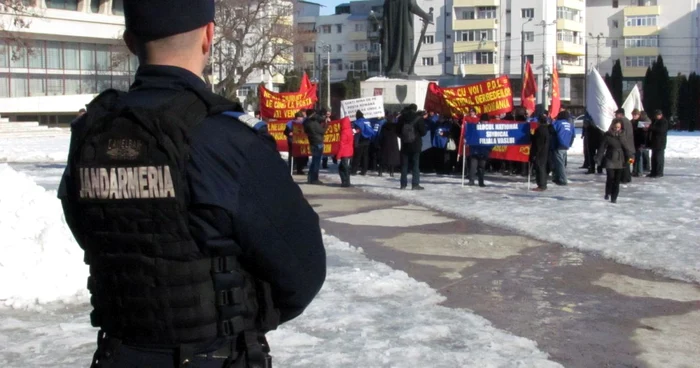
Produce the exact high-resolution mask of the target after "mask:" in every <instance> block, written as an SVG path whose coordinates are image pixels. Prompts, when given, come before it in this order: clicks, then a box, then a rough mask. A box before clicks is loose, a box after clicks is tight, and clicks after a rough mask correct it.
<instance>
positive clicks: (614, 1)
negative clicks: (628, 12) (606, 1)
mask: <svg viewBox="0 0 700 368" xmlns="http://www.w3.org/2000/svg"><path fill="white" fill-rule="evenodd" d="M612 3H613V5H612V6H613V8H617V7H619V6H620V2H619V1H617V0H613V2H612Z"/></svg>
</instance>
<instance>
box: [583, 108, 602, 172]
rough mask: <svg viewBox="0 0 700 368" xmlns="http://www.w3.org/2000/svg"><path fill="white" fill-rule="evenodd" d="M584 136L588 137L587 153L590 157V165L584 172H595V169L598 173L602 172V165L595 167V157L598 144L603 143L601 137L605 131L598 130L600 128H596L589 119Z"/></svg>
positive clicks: (598, 147)
mask: <svg viewBox="0 0 700 368" xmlns="http://www.w3.org/2000/svg"><path fill="white" fill-rule="evenodd" d="M586 136H587V138H588V155H589V159H590V162H589V164H590V166H588V172H586V174H595V173H596V171H597V172H598V174H602V173H603V166H601V165H598V167H597V168H596V160H595V157H596V155H597V154H598V150H599V149H600V145H601V144H603V137H604V136H605V132H603V131H602V130H600V128H598V126H597V125H595V124H594V123H593V121H592V120H591V121H590V124H589V125H588V130H586ZM596 169H597V170H596Z"/></svg>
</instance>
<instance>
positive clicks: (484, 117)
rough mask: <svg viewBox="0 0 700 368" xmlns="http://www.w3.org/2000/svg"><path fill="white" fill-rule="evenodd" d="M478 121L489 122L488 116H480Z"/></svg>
mask: <svg viewBox="0 0 700 368" xmlns="http://www.w3.org/2000/svg"><path fill="white" fill-rule="evenodd" d="M479 120H480V121H489V114H481V117H480V118H479Z"/></svg>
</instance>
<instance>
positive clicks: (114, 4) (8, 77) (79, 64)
mask: <svg viewBox="0 0 700 368" xmlns="http://www.w3.org/2000/svg"><path fill="white" fill-rule="evenodd" d="M25 3H26V4H27V5H28V6H29V7H30V8H28V9H29V11H30V13H31V14H27V15H23V18H24V19H25V20H26V21H27V26H26V27H21V28H17V27H15V26H14V25H13V21H14V19H15V17H16V14H11V13H7V12H5V13H2V14H1V15H0V19H1V20H0V22H2V25H3V26H4V28H5V30H6V31H5V33H6V32H9V33H6V34H5V35H3V38H4V40H0V115H2V116H3V117H9V118H11V119H12V120H19V121H22V120H28V121H40V122H42V123H44V124H54V123H66V122H70V121H71V120H72V119H73V118H74V117H75V115H76V113H77V112H78V110H79V109H80V108H83V107H85V104H87V103H88V102H90V100H92V98H93V97H94V96H95V95H96V94H97V93H98V92H99V91H102V90H104V89H107V88H111V87H114V88H118V89H127V88H128V87H129V85H130V84H131V82H132V81H133V75H134V72H135V71H136V69H137V68H138V61H137V60H136V58H135V57H133V56H130V55H129V53H128V50H127V49H126V47H125V46H124V45H123V41H122V38H121V37H122V34H123V31H124V17H123V7H122V5H123V4H122V1H121V0H61V1H55V0H54V1H52V0H29V1H26V2H25ZM8 39H9V40H8ZM15 39H19V40H21V42H15V41H14V40H15Z"/></svg>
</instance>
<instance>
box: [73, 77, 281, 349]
mask: <svg viewBox="0 0 700 368" xmlns="http://www.w3.org/2000/svg"><path fill="white" fill-rule="evenodd" d="M120 95H121V92H117V91H113V90H111V91H106V92H104V93H102V94H100V96H98V97H97V98H96V99H95V100H94V101H93V102H92V103H90V105H89V106H88V114H87V116H86V121H85V124H80V126H78V127H76V128H74V131H73V136H72V139H71V147H70V151H69V160H68V165H69V166H68V169H69V170H70V178H71V180H70V182H69V183H67V194H68V198H67V200H66V201H64V210H65V211H66V214H67V218H68V217H70V218H71V219H72V220H71V221H69V225H70V226H71V229H72V230H73V233H74V235H75V236H76V240H77V241H78V243H79V244H80V245H81V247H82V248H83V249H84V250H85V262H86V263H87V264H88V265H89V266H90V278H89V280H88V289H89V290H90V292H91V294H92V298H91V302H92V305H93V307H94V310H93V312H92V314H91V321H92V325H93V326H95V327H100V328H101V329H102V330H103V331H104V332H105V333H106V334H107V335H108V336H111V337H114V338H118V339H120V340H122V341H123V342H124V343H127V344H130V345H137V346H147V347H163V348H169V347H177V346H181V345H183V344H193V345H202V346H203V345H205V344H208V343H211V342H212V341H213V340H215V339H218V338H222V337H228V338H230V339H236V338H237V337H239V336H241V335H242V333H243V332H244V331H247V332H249V331H258V332H263V333H264V332H266V331H268V330H272V329H274V328H275V327H276V326H277V323H278V312H277V311H276V310H275V309H274V307H273V305H272V300H271V293H270V288H269V285H268V284H266V283H262V282H260V281H256V280H254V279H253V278H252V277H251V276H250V275H249V274H248V273H247V272H246V271H245V270H244V269H243V268H242V267H241V265H240V264H239V263H238V260H237V259H236V257H234V256H215V255H214V256H209V255H205V254H204V253H202V251H200V248H199V247H198V245H197V244H196V242H195V241H194V239H193V237H192V234H191V233H190V228H189V224H188V206H189V205H190V204H191V203H190V196H189V193H188V184H187V183H188V181H187V176H186V170H185V165H186V164H187V161H188V151H189V139H188V132H189V130H190V128H191V127H192V126H194V125H195V124H197V123H199V122H201V121H202V120H203V119H204V118H205V117H206V116H208V115H212V114H218V113H220V112H222V111H226V110H227V109H228V108H230V107H231V103H230V102H228V100H224V99H219V97H218V96H215V95H213V94H211V95H209V94H207V93H203V92H201V91H183V92H182V93H180V94H178V95H177V96H176V97H175V98H173V99H172V100H171V101H169V102H168V103H166V104H164V105H162V106H160V107H158V108H155V109H145V108H135V107H126V106H122V105H120V103H119V98H120ZM234 107H235V105H234ZM244 123H246V122H244ZM248 125H251V124H248Z"/></svg>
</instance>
